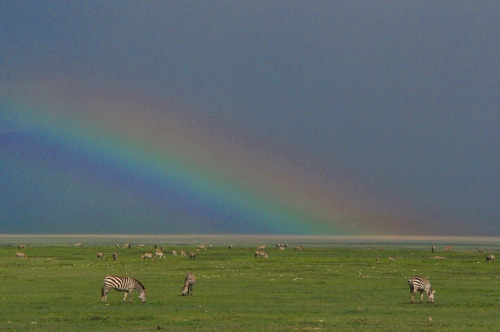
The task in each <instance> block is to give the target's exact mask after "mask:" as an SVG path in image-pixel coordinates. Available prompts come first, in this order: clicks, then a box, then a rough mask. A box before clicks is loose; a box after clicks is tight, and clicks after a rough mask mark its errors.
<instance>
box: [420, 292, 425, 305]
mask: <svg viewBox="0 0 500 332" xmlns="http://www.w3.org/2000/svg"><path fill="white" fill-rule="evenodd" d="M423 299H424V292H420V303H422V300H423Z"/></svg>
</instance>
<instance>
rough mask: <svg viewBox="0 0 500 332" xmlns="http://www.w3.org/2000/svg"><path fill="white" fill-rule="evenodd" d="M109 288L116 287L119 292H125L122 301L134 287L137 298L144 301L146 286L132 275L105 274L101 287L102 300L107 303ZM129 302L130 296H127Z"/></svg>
mask: <svg viewBox="0 0 500 332" xmlns="http://www.w3.org/2000/svg"><path fill="white" fill-rule="evenodd" d="M111 288H114V289H116V290H117V291H120V292H125V296H124V297H123V302H125V300H126V299H127V295H128V294H130V293H131V292H132V291H133V290H134V289H135V290H136V291H137V292H138V293H139V300H141V302H142V303H144V302H146V288H145V287H144V286H143V285H142V284H141V282H140V281H139V280H137V279H135V278H132V277H119V276H107V277H106V278H104V284H103V286H102V289H101V295H102V301H105V302H106V304H108V293H109V290H110V289H111ZM129 298H130V302H132V296H130V297H129Z"/></svg>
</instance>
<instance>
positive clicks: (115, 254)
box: [113, 252, 118, 261]
mask: <svg viewBox="0 0 500 332" xmlns="http://www.w3.org/2000/svg"><path fill="white" fill-rule="evenodd" d="M117 257H118V254H117V253H116V252H114V253H113V260H114V261H116V258H117Z"/></svg>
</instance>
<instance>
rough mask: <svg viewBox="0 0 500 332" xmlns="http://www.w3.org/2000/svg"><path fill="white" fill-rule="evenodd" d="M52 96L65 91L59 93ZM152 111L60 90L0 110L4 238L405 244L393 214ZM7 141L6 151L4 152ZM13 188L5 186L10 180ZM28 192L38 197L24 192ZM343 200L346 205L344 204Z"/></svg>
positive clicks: (192, 119) (190, 122)
mask: <svg viewBox="0 0 500 332" xmlns="http://www.w3.org/2000/svg"><path fill="white" fill-rule="evenodd" d="M61 86H65V88H64V89H61ZM164 105H166V103H165V102H164V101H162V100H155V101H151V100H150V99H148V98H146V97H145V96H138V95H133V94H132V97H131V96H130V94H127V93H120V92H116V91H92V90H91V89H85V87H77V86H69V87H67V86H66V85H65V84H61V83H60V82H47V81H44V82H43V84H42V83H39V82H38V83H37V82H35V83H31V84H29V85H23V86H21V87H20V86H19V85H18V86H16V88H13V89H11V90H10V91H9V92H8V97H6V98H4V99H3V101H2V105H1V110H0V111H1V113H0V116H1V117H0V120H1V121H2V123H3V124H2V127H1V128H0V129H1V130H2V133H1V134H2V137H3V141H4V144H3V146H4V147H3V148H2V151H1V152H2V160H3V161H2V165H1V166H2V171H6V172H7V173H8V174H10V175H11V176H12V178H14V179H15V178H18V179H22V181H23V183H24V187H23V186H21V187H18V186H17V185H16V184H15V183H14V182H12V183H10V185H9V186H8V188H9V190H11V191H13V192H14V194H15V196H16V197H19V201H18V202H16V203H15V204H12V207H11V208H9V209H8V211H7V213H6V217H5V218H6V219H7V224H8V225H10V228H8V229H10V230H11V231H12V232H27V231H29V229H30V228H33V229H37V230H38V231H40V232H46V233H61V232H80V233H96V232H97V233H100V232H104V233H131V232H136V233H143V234H151V233H163V234H174V233H176V234H179V233H192V232H197V233H251V234H311V235H313V234H323V235H325V234H332V235H341V234H373V233H377V234H380V233H390V234H394V233H405V231H407V230H408V228H409V225H408V223H407V222H405V221H404V220H403V219H402V218H399V217H397V215H398V214H395V215H391V214H390V213H387V212H386V211H377V208H376V205H377V204H370V203H366V204H364V203H363V202H369V199H367V198H363V197H360V196H356V197H354V199H353V196H354V194H353V192H352V191H349V188H348V187H349V181H348V180H346V179H343V181H341V182H343V183H345V184H344V185H342V184H338V183H331V181H324V178H323V177H322V176H321V173H320V172H319V171H316V170H314V169H308V168H307V167H303V165H300V164H296V163H294V162H293V158H290V157H289V156H288V155H287V153H286V151H285V152H283V151H279V148H276V147H269V146H263V145H262V144H260V143H262V142H259V141H258V139H254V140H252V137H248V135H245V133H242V131H241V130H240V129H241V128H238V129H234V128H228V126H225V125H221V124H218V123H216V121H213V120H211V119H209V118H205V119H200V117H196V116H193V115H192V113H190V112H189V111H186V110H180V109H176V108H175V106H164ZM5 142H7V143H5ZM13 181H14V180H13ZM33 187H36V188H39V189H38V190H40V192H38V193H37V192H33V191H34V190H35V189H33ZM344 193H349V195H348V196H349V197H350V198H348V199H346V198H345V197H344V196H343V194H344Z"/></svg>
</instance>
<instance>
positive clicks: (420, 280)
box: [408, 276, 436, 303]
mask: <svg viewBox="0 0 500 332" xmlns="http://www.w3.org/2000/svg"><path fill="white" fill-rule="evenodd" d="M408 285H409V286H410V293H411V303H415V293H416V292H420V303H422V299H423V297H424V292H425V293H426V294H427V302H429V303H434V293H436V291H433V290H432V286H431V282H430V281H429V279H427V278H424V277H415V276H414V277H410V278H409V279H408Z"/></svg>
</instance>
